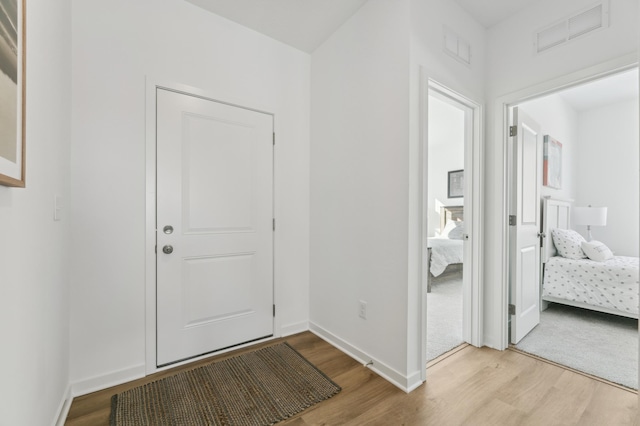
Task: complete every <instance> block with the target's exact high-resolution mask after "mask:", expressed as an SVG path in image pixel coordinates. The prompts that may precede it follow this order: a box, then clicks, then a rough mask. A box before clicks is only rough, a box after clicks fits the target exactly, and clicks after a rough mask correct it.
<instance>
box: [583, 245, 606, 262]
mask: <svg viewBox="0 0 640 426" xmlns="http://www.w3.org/2000/svg"><path fill="white" fill-rule="evenodd" d="M581 247H582V251H584V252H585V253H586V254H587V256H588V257H589V259H591V260H595V261H596V262H605V261H607V260H609V259H611V258H612V257H613V252H612V251H611V250H610V249H609V247H607V246H605V245H604V244H603V243H601V242H600V241H589V242H587V241H583V242H582V244H581Z"/></svg>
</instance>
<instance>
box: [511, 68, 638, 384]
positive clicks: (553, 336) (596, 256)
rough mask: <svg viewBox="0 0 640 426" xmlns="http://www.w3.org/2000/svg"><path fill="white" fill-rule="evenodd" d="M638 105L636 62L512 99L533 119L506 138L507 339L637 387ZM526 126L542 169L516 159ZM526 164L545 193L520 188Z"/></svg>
mask: <svg viewBox="0 0 640 426" xmlns="http://www.w3.org/2000/svg"><path fill="white" fill-rule="evenodd" d="M638 103H639V100H638V69H637V66H636V65H634V66H627V67H623V68H622V69H616V70H611V71H609V72H605V73H603V74H601V75H598V76H594V77H593V78H591V79H589V80H588V81H586V82H580V84H575V85H570V86H564V87H562V88H559V89H557V90H555V91H551V92H547V93H545V94H544V95H541V96H536V97H532V98H529V99H526V100H521V101H516V102H513V103H511V104H509V109H508V112H509V116H510V123H511V124H512V125H515V124H517V123H516V121H520V120H518V116H526V117H527V120H528V121H527V124H526V125H523V126H521V125H517V126H516V127H515V128H513V129H512V130H511V134H512V135H513V136H512V137H511V140H510V142H509V146H508V148H509V153H510V154H508V159H509V176H510V179H509V180H510V182H509V187H510V189H511V190H510V192H509V198H510V203H509V206H510V207H509V209H510V210H509V216H510V226H509V228H510V229H509V231H510V232H509V234H510V239H509V241H510V244H509V245H510V249H509V260H510V262H509V269H510V274H509V275H510V282H509V293H510V294H509V300H510V311H511V312H510V315H509V317H508V318H509V319H510V321H509V322H508V327H509V331H510V333H509V335H510V339H509V340H510V343H511V344H512V345H514V346H512V347H514V348H515V349H518V350H521V351H523V352H527V353H531V354H534V355H537V356H540V357H542V358H545V359H548V360H551V361H553V362H556V363H559V364H562V365H565V366H568V367H570V368H573V369H576V370H578V371H582V372H584V373H587V374H591V375H594V376H596V377H600V378H603V379H605V380H608V381H610V382H614V383H617V384H620V385H623V386H625V387H628V388H632V389H637V388H638V372H637V369H638V331H637V330H638V320H637V319H638V256H639V253H638V247H639V239H640V232H639V229H638V223H639V217H640V213H639V211H638V206H639V204H640V201H639V199H638V198H639V193H640V188H639V186H638V182H639V179H640V177H639V176H638V169H639V164H638V159H639V153H638V139H639V137H638V127H639V124H638ZM532 129H533V130H532ZM527 133H529V134H530V136H529V142H530V144H531V146H533V141H534V140H535V143H536V148H535V160H533V161H534V162H535V164H536V169H535V170H533V169H532V168H531V164H533V163H532V162H531V161H529V162H527V163H524V162H519V159H520V157H519V154H518V152H519V151H526V147H525V146H524V145H523V144H526V143H527V141H526V140H524V139H523V138H524V136H523V135H524V134H527ZM534 134H535V136H532V135H534ZM529 151H530V153H531V155H533V148H532V149H530V150H529ZM528 166H529V169H531V170H529V172H526V173H525V174H527V173H528V174H529V177H530V178H531V179H533V177H534V176H535V182H529V183H530V184H531V185H530V186H535V187H536V188H537V190H538V192H539V195H537V196H533V194H534V192H533V190H530V189H523V188H526V185H525V186H523V184H522V182H526V176H525V177H524V178H522V177H520V175H522V170H521V169H526V168H527V167H528ZM622 182H624V183H622ZM532 197H533V198H532ZM527 199H533V203H534V205H533V208H535V210H536V212H535V213H536V214H537V215H538V216H539V221H538V222H537V225H536V226H537V228H536V227H533V228H532V229H531V230H530V231H527V229H526V226H525V225H526V224H525V223H524V222H526V221H525V217H524V215H526V210H523V209H522V208H521V207H522V206H524V205H525V203H526V200H527ZM522 200H524V201H522ZM529 204H531V203H529ZM596 210H597V211H596ZM585 212H586V213H587V216H588V217H589V218H588V220H587V221H586V222H585V221H583V220H582V219H583V217H581V216H582V215H581V213H585ZM603 212H606V213H604V215H603ZM595 213H599V217H598V218H597V219H598V220H596V221H594V220H595V218H594V214H595ZM529 216H530V217H531V220H530V222H531V223H533V222H532V221H533V215H529ZM590 221H591V222H590ZM587 222H590V223H587ZM587 225H591V226H593V230H592V231H593V234H592V235H591V232H588V229H587ZM534 228H536V229H534ZM527 233H532V235H530V236H527ZM533 233H535V234H533ZM527 238H529V239H532V240H533V241H535V242H536V248H537V250H538V252H537V253H536V254H537V255H539V256H538V258H539V260H538V261H537V263H536V264H531V262H529V261H528V259H533V258H534V257H533V256H529V257H527V256H526V254H527V253H530V250H529V251H527V250H528V246H527V244H524V243H522V241H526V240H527ZM591 247H595V248H596V250H595V252H594V251H592V250H591ZM532 268H536V271H535V272H536V273H539V277H540V278H539V279H536V280H529V279H528V278H530V274H529V273H525V272H524V271H527V270H532ZM532 308H534V309H536V310H537V312H532ZM532 313H535V314H536V315H537V319H536V320H535V321H533V320H531V318H533V317H535V315H531V314H532ZM603 360H606V362H603Z"/></svg>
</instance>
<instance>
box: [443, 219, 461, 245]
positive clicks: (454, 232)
mask: <svg viewBox="0 0 640 426" xmlns="http://www.w3.org/2000/svg"><path fill="white" fill-rule="evenodd" d="M463 233H464V226H463V223H462V222H458V221H455V220H450V221H448V222H447V224H446V225H445V226H444V229H443V230H442V232H441V233H440V238H449V239H451V240H461V239H462V234H463Z"/></svg>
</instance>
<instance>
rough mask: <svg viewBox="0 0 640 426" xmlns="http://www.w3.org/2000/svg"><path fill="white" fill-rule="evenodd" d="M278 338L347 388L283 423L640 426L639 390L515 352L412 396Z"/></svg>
mask: <svg viewBox="0 0 640 426" xmlns="http://www.w3.org/2000/svg"><path fill="white" fill-rule="evenodd" d="M280 340H286V341H287V342H289V344H290V345H291V346H293V347H294V348H295V349H296V350H298V352H300V353H301V354H302V355H303V356H305V357H306V358H307V359H308V360H309V361H311V362H312V363H313V364H315V365H316V366H317V367H318V368H320V369H321V370H322V371H323V372H324V373H325V374H327V375H328V376H329V377H331V379H332V380H333V381H335V382H336V383H338V384H339V385H340V386H341V387H342V392H340V393H339V394H338V395H336V396H334V397H333V398H331V399H329V400H327V401H324V402H322V403H320V404H317V405H315V406H314V407H311V408H309V409H307V410H306V411H303V412H302V413H300V414H298V415H297V416H295V417H293V418H291V419H288V420H286V421H284V422H282V423H280V424H282V425H288V426H310V425H438V426H440V425H474V426H476V425H545V426H546V425H598V426H600V425H640V418H639V416H638V395H637V393H635V392H631V391H627V390H624V389H621V388H618V387H615V386H611V385H609V384H606V383H603V382H601V381H598V380H594V379H592V378H589V377H586V376H584V375H581V374H578V373H575V372H572V371H570V370H566V369H564V368H561V367H559V366H556V365H553V364H550V363H547V362H544V361H542V360H539V359H536V358H533V357H530V356H527V355H524V354H521V353H518V352H516V351H512V350H507V351H495V350H492V349H488V348H481V349H478V348H474V347H472V346H466V347H462V348H460V349H458V350H457V351H456V352H455V353H453V354H452V355H450V356H447V357H444V358H439V359H438V360H435V361H434V362H432V363H430V365H429V368H428V369H427V383H426V384H424V385H422V386H421V387H419V388H418V389H416V390H415V391H413V392H411V393H410V394H406V393H404V392H403V391H401V390H399V389H398V388H396V387H395V386H393V385H391V384H389V383H388V382H387V381H386V380H384V379H382V378H381V377H379V376H377V375H376V374H375V373H373V372H372V371H371V370H369V369H368V368H365V367H363V366H362V364H360V363H358V362H356V361H354V360H353V359H351V358H349V357H348V356H346V355H344V354H343V353H342V352H340V351H339V350H337V349H335V348H334V347H333V346H331V345H329V344H328V343H326V342H324V341H323V340H321V339H320V338H318V337H317V336H315V335H314V334H312V333H310V332H305V333H301V334H297V335H295V336H290V337H287V338H286V339H280ZM280 340H276V342H277V341H280ZM273 343H274V341H272V342H269V343H267V344H261V345H258V346H255V347H252V348H250V349H242V350H239V351H236V352H232V353H229V354H225V355H221V356H219V357H216V358H211V359H209V360H206V361H200V362H198V363H193V364H191V365H189V366H183V367H180V368H176V369H174V370H172V371H170V372H162V373H159V374H157V375H154V376H149V377H147V378H145V379H141V380H137V381H135V382H131V383H127V384H124V385H120V386H116V387H113V388H110V389H107V390H103V391H100V392H95V393H93V394H90V395H85V396H82V397H78V398H76V399H75V400H74V401H73V404H72V406H71V410H70V412H69V416H68V418H67V422H66V425H70V426H78V425H92V426H93V425H97V426H99V425H108V424H109V410H110V398H111V395H113V394H115V393H117V392H121V391H123V390H126V389H129V388H131V387H134V386H138V385H140V384H143V383H146V382H148V381H151V380H155V379H157V378H160V377H164V376H167V375H170V374H174V373H175V372H177V371H181V370H185V369H191V368H194V367H197V366H199V365H202V364H204V363H207V362H210V361H211V360H219V359H223V358H228V357H230V356H233V355H235V354H237V353H240V352H243V351H247V350H254V349H256V348H257V347H261V346H265V345H269V344H273Z"/></svg>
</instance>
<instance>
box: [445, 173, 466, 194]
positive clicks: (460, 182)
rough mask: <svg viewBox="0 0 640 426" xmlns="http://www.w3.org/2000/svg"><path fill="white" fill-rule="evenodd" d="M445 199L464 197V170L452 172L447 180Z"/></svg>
mask: <svg viewBox="0 0 640 426" xmlns="http://www.w3.org/2000/svg"><path fill="white" fill-rule="evenodd" d="M447 197H449V198H462V197H464V170H452V171H450V172H449V176H448V179H447Z"/></svg>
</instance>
